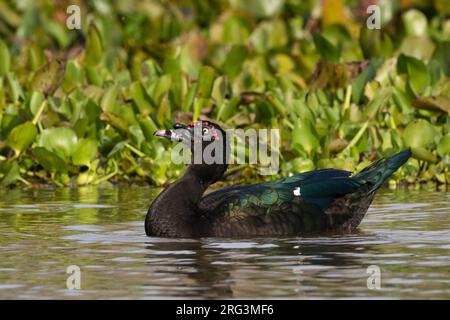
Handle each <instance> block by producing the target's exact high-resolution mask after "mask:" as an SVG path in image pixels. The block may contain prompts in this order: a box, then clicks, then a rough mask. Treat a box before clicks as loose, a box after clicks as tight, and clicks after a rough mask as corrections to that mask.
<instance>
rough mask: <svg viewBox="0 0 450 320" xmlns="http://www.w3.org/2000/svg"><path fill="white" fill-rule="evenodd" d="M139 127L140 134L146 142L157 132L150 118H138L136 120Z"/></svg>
mask: <svg viewBox="0 0 450 320" xmlns="http://www.w3.org/2000/svg"><path fill="white" fill-rule="evenodd" d="M137 120H138V122H139V125H140V126H141V129H142V132H143V134H144V136H145V138H146V139H147V140H150V139H152V138H153V133H154V132H155V131H156V130H158V127H157V126H156V124H155V122H154V121H153V119H152V118H151V117H150V116H147V117H144V116H138V118H137Z"/></svg>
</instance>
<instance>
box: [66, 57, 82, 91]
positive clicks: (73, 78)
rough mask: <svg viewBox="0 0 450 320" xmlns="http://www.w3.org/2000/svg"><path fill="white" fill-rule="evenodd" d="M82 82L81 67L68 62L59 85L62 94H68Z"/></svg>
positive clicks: (71, 61) (70, 61) (72, 61)
mask: <svg viewBox="0 0 450 320" xmlns="http://www.w3.org/2000/svg"><path fill="white" fill-rule="evenodd" d="M83 80H84V71H83V69H82V68H81V66H80V65H79V64H78V63H77V62H76V61H74V60H69V61H67V63H66V71H65V73H64V79H63V82H62V84H61V87H62V88H63V90H64V92H69V91H71V90H73V89H74V88H75V87H78V86H81V85H82V84H83Z"/></svg>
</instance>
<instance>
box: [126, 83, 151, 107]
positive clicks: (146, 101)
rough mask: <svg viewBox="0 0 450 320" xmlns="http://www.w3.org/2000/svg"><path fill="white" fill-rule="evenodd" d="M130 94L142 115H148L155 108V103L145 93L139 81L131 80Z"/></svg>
mask: <svg viewBox="0 0 450 320" xmlns="http://www.w3.org/2000/svg"><path fill="white" fill-rule="evenodd" d="M130 96H131V98H132V99H133V101H134V103H135V104H136V106H137V107H138V109H139V112H140V114H142V115H143V116H147V115H149V114H150V112H152V110H154V109H156V103H155V102H154V101H153V99H152V98H151V97H150V96H149V95H148V94H147V92H146V91H145V89H144V88H143V87H142V84H141V83H140V82H139V81H136V82H133V84H132V85H131V87H130Z"/></svg>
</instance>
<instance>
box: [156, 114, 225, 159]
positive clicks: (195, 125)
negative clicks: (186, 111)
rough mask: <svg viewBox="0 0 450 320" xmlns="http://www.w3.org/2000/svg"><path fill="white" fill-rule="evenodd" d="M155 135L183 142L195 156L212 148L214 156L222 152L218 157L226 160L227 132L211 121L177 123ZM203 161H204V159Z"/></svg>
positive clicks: (158, 131)
mask: <svg viewBox="0 0 450 320" xmlns="http://www.w3.org/2000/svg"><path fill="white" fill-rule="evenodd" d="M153 135H155V136H158V137H163V138H166V139H169V140H171V141H177V142H181V143H183V144H184V145H185V146H187V147H188V148H189V149H190V150H191V151H192V153H193V155H194V157H196V156H195V154H196V153H197V154H198V152H199V151H200V152H201V153H202V155H206V154H207V151H209V150H212V155H213V156H215V152H221V156H218V157H217V158H216V159H220V160H219V161H220V162H221V163H225V162H226V159H227V157H226V156H227V154H228V153H227V151H228V143H227V141H226V133H225V131H224V130H223V129H222V128H221V127H220V126H219V125H218V124H216V123H213V122H211V121H206V120H198V121H190V122H188V123H187V124H183V123H175V124H174V125H173V129H168V130H157V131H155V132H154V133H153ZM203 151H205V152H203ZM202 162H204V159H203V160H202ZM197 163H198V162H197ZM206 163H208V161H206ZM216 163H217V161H216Z"/></svg>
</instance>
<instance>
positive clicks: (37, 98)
mask: <svg viewBox="0 0 450 320" xmlns="http://www.w3.org/2000/svg"><path fill="white" fill-rule="evenodd" d="M44 98H45V96H44V94H43V93H42V92H37V91H33V93H32V94H31V97H30V111H31V113H32V114H33V115H36V114H37V113H38V111H39V108H40V106H41V104H42V102H43V101H44Z"/></svg>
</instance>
